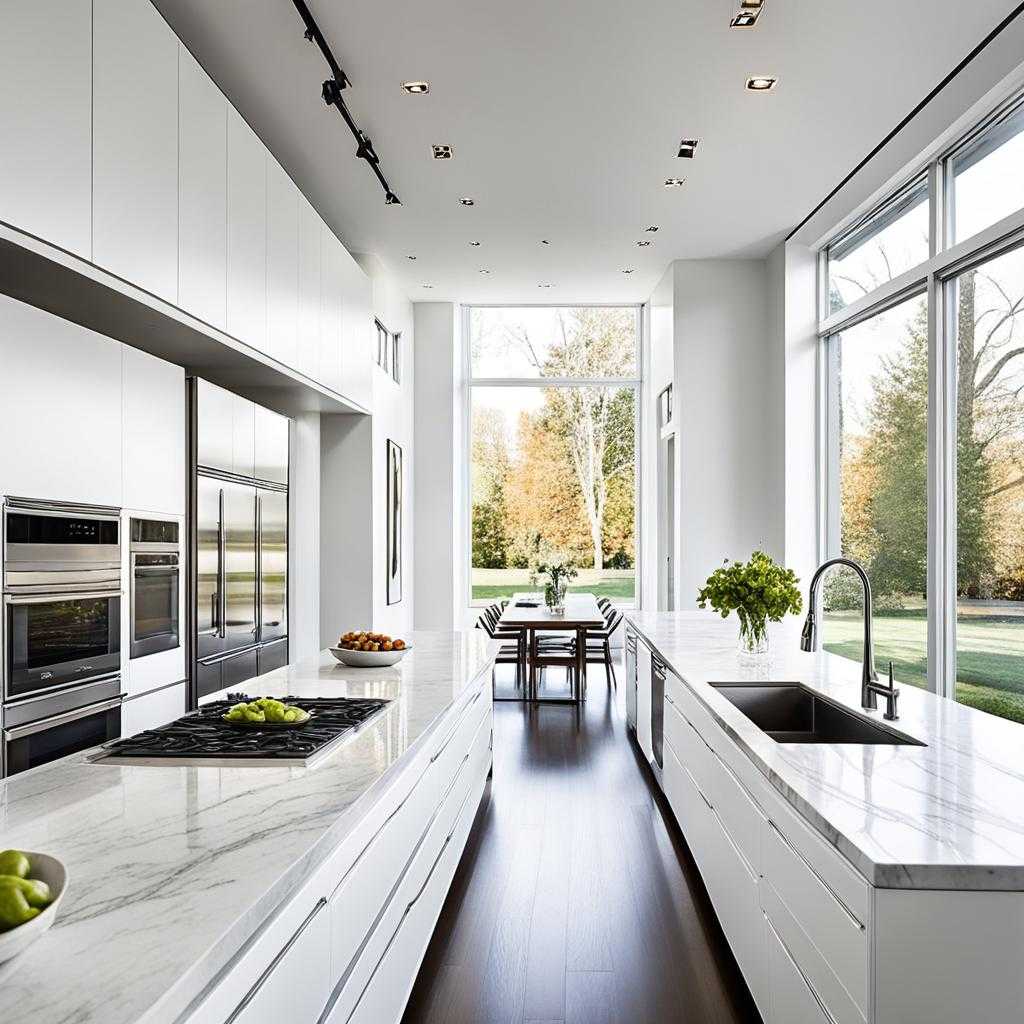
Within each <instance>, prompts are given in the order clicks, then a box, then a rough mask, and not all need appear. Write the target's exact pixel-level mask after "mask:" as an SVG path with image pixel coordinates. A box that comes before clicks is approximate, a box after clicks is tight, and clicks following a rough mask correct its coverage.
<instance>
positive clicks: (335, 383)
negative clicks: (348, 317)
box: [317, 224, 344, 392]
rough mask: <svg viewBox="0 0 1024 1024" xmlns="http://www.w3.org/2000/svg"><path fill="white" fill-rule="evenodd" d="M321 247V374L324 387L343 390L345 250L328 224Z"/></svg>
mask: <svg viewBox="0 0 1024 1024" xmlns="http://www.w3.org/2000/svg"><path fill="white" fill-rule="evenodd" d="M320 239H321V245H320V372H319V374H318V375H317V377H318V379H319V381H320V383H321V384H323V385H325V386H326V387H329V388H330V389H331V390H332V391H338V392H340V391H341V390H342V386H341V385H342V380H341V310H342V297H341V294H342V280H341V272H342V266H341V257H342V253H343V252H344V250H343V249H342V246H341V242H339V241H338V240H337V238H335V237H334V234H333V232H332V231H331V229H330V228H329V227H327V225H326V224H324V225H323V228H322V231H321V235H320Z"/></svg>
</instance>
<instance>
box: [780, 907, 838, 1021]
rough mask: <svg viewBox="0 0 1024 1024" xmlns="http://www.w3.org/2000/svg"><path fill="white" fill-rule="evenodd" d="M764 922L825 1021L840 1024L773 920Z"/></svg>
mask: <svg viewBox="0 0 1024 1024" xmlns="http://www.w3.org/2000/svg"><path fill="white" fill-rule="evenodd" d="M761 913H762V914H764V911H761ZM764 920H765V923H766V924H767V925H768V927H769V928H770V929H771V933H772V935H773V936H775V941H776V942H777V943H778V944H779V946H780V948H781V949H782V952H783V953H784V954H785V956H786V959H787V960H788V961H789V962H790V964H791V965H792V967H793V970H794V971H796V973H797V974H799V975H800V979H801V980H802V981H803V983H804V985H806V986H807V991H808V992H810V993H811V995H812V996H813V997H814V1001H815V1002H816V1003H817V1004H818V1009H819V1010H821V1012H822V1014H823V1015H824V1017H825V1019H826V1020H827V1021H828V1022H829V1024H839V1022H838V1021H837V1020H836V1019H835V1017H834V1016H833V1015H832V1011H831V1010H830V1009H829V1008H828V1007H827V1006H826V1005H825V1001H824V1000H823V999H822V998H821V996H819V995H818V990H817V989H816V988H815V987H814V986H813V985H812V984H811V979H810V978H808V977H807V975H806V974H804V972H803V969H802V968H801V966H800V965H799V964H798V963H797V962H796V957H795V956H793V954H792V953H791V952H790V951H789V946H787V945H786V943H785V942H784V941H783V938H782V936H781V935H780V934H779V933H778V932H777V931H776V930H775V925H773V924H772V919H771V918H770V917H769V916H768V915H767V914H764Z"/></svg>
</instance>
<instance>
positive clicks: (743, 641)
mask: <svg viewBox="0 0 1024 1024" xmlns="http://www.w3.org/2000/svg"><path fill="white" fill-rule="evenodd" d="M738 649H739V655H740V660H741V661H745V662H754V663H760V662H764V661H767V660H768V658H769V656H770V654H771V645H770V643H769V641H768V624H767V623H766V622H751V621H750V620H741V622H740V635H739V643H738Z"/></svg>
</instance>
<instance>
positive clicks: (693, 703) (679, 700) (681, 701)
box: [665, 672, 721, 748]
mask: <svg viewBox="0 0 1024 1024" xmlns="http://www.w3.org/2000/svg"><path fill="white" fill-rule="evenodd" d="M665 697H666V700H667V699H668V698H671V702H670V703H673V704H675V706H676V709H677V710H678V711H679V713H680V714H681V715H683V717H685V718H686V719H687V720H688V721H689V722H690V723H691V724H692V725H693V726H694V728H696V729H697V731H698V732H699V733H700V734H701V735H702V736H703V737H704V741H705V742H706V743H707V744H708V746H710V747H712V748H715V747H717V746H718V742H719V737H720V735H721V730H720V727H719V725H718V723H717V722H716V721H715V720H714V719H713V718H712V717H711V713H710V712H709V711H708V710H707V708H705V707H704V705H703V704H702V703H701V702H700V701H699V700H698V699H697V697H696V696H694V693H693V691H692V690H691V689H690V688H689V686H687V685H686V683H684V682H683V681H682V679H680V678H679V676H677V675H676V674H675V673H674V672H669V673H668V674H667V675H666V676H665Z"/></svg>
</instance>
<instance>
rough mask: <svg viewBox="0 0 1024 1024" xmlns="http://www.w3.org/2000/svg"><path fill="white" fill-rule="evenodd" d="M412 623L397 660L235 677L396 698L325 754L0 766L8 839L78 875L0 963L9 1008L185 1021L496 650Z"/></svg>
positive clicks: (101, 1018)
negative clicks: (286, 761)
mask: <svg viewBox="0 0 1024 1024" xmlns="http://www.w3.org/2000/svg"><path fill="white" fill-rule="evenodd" d="M411 639H412V643H413V649H412V651H411V652H410V653H409V654H408V655H407V656H406V657H405V658H404V659H403V660H402V662H401V663H400V664H399V665H397V666H395V667H393V668H382V669H366V668H362V669H359V668H356V669H354V668H348V667H346V666H343V665H340V664H338V663H337V662H336V661H335V660H334V659H333V658H332V656H331V654H330V652H328V651H324V652H322V654H321V655H319V656H318V657H315V658H311V659H309V660H306V661H301V662H298V663H297V664H294V665H289V666H286V667H284V668H281V669H277V670H276V671H274V672H270V673H267V674H266V675H264V676H262V677H260V679H259V681H258V683H257V681H255V680H253V681H250V682H249V683H247V684H246V685H245V686H244V687H238V686H233V687H231V688H230V689H231V690H239V689H244V690H245V692H247V693H248V694H250V695H251V696H253V697H256V696H285V695H288V694H291V695H293V696H302V697H326V696H331V697H335V696H351V697H364V696H365V697H386V698H391V699H392V700H393V703H392V704H390V705H389V706H388V708H387V709H386V710H385V711H384V712H383V713H382V714H381V715H380V716H379V717H377V718H375V719H374V720H373V721H372V722H370V723H368V724H367V725H366V726H365V727H364V728H363V729H362V730H361V731H359V732H358V733H356V734H355V735H354V736H353V737H352V738H351V740H350V741H349V742H347V743H343V744H342V745H341V746H340V747H339V748H338V749H337V750H336V751H335V752H334V753H333V754H332V755H331V756H330V757H328V758H327V759H326V760H324V761H322V762H320V763H319V764H317V765H315V766H314V767H312V768H298V767H269V768H268V767H243V766H238V767H231V768H197V767H149V766H132V767H123V766H111V765H103V764H89V763H87V762H86V760H85V758H86V756H87V754H88V753H92V752H93V751H87V752H84V753H81V754H76V755H73V756H71V757H68V758H64V759H63V760H61V761H57V762H54V763H53V764H50V765H44V766H42V767H40V768H37V769H34V770H33V771H30V772H26V773H24V774H23V775H17V776H14V777H13V778H11V779H8V780H6V781H5V782H0V849H4V848H7V847H14V848H18V849H24V850H36V851H40V852H45V853H50V854H53V855H54V856H56V857H59V858H60V859H61V860H62V861H63V862H64V863H65V865H66V866H67V868H68V872H69V876H70V885H69V888H68V893H67V896H66V897H65V899H64V902H63V904H62V905H61V909H60V913H59V915H58V917H57V921H56V923H55V924H54V926H53V928H52V929H51V930H50V931H49V932H47V933H46V935H44V936H43V937H42V938H40V939H39V940H38V941H37V942H36V943H35V944H34V945H33V946H32V947H31V948H29V949H28V950H27V951H26V952H25V953H23V954H22V955H21V956H19V957H16V958H15V959H14V960H12V961H9V962H8V963H7V964H4V965H3V966H0V1020H2V1021H4V1022H5V1024H22V1022H26V1024H28V1022H31V1024H56V1022H63V1024H70V1022H75V1024H93V1022H95V1024H136V1022H145V1024H151V1022H153V1024H155V1022H169V1021H173V1020H174V1019H175V1018H176V1017H177V1016H178V1015H179V1014H180V1013H181V1011H182V1010H184V1009H185V1008H186V1007H187V1006H188V1004H189V1003H190V1002H191V1001H192V1000H193V999H194V998H195V997H196V996H197V995H198V994H199V993H200V992H201V991H202V990H203V989H204V988H205V987H206V985H207V984H208V983H209V982H210V980H211V979H212V978H213V977H214V976H215V975H216V973H217V972H218V971H219V970H220V969H221V968H222V967H223V966H224V965H225V964H226V963H227V962H228V961H229V960H230V959H231V957H232V956H233V955H234V954H235V953H236V952H237V951H238V950H239V949H240V948H241V946H242V945H243V944H244V943H245V941H246V940H247V939H248V938H249V937H250V936H251V935H253V934H254V933H255V932H256V931H257V929H258V928H259V927H260V925H261V924H262V923H263V922H264V921H265V920H266V919H267V917H269V916H270V914H271V913H272V912H273V911H274V909H275V908H276V907H277V906H278V905H279V904H280V903H281V902H282V901H283V900H284V899H286V898H287V897H289V896H290V895H291V894H292V893H293V892H295V891H296V890H297V889H298V888H299V886H300V885H301V884H302V883H303V882H304V881H305V879H307V878H308V877H309V876H310V874H311V872H312V871H313V870H314V869H315V868H316V867H317V866H318V865H319V864H320V863H322V862H323V861H324V860H325V859H326V857H327V855H328V854H329V853H330V852H331V851H332V850H333V849H334V848H335V847H336V846H337V845H338V843H339V842H340V841H341V840H342V839H343V838H344V837H345V836H346V835H348V834H349V833H350V832H351V831H352V830H353V829H354V828H357V827H358V825H359V823H360V821H361V820H362V819H363V817H364V816H365V814H366V813H367V811H368V810H369V809H370V808H371V807H372V806H373V805H374V803H375V801H376V800H377V799H379V798H380V796H381V795H382V794H384V793H385V792H387V790H388V788H389V786H390V784H391V781H392V780H393V779H394V778H396V777H397V775H398V774H400V771H401V769H400V768H399V769H395V765H396V764H397V762H399V761H400V760H401V759H402V758H403V757H404V755H406V754H408V753H409V752H410V751H412V749H413V748H416V747H419V746H420V745H421V743H422V742H423V741H424V740H425V738H426V737H428V736H429V735H431V734H432V733H433V732H434V731H435V729H436V728H437V726H438V725H439V724H440V723H441V722H442V721H443V720H444V718H445V713H446V712H447V711H448V710H449V709H450V708H451V707H452V705H453V703H454V702H455V701H456V700H457V699H458V697H459V695H460V694H462V693H463V692H465V691H466V690H467V689H468V688H469V687H470V686H471V684H473V683H474V682H476V681H478V680H479V679H480V676H481V673H484V672H486V671H488V670H489V668H490V666H491V662H492V659H493V645H492V644H491V642H489V641H488V640H487V639H486V638H485V637H484V636H483V634H482V633H479V632H478V631H469V632H466V633H426V632H416V633H413V634H412V636H411ZM225 695H226V691H225ZM393 769H395V770H393Z"/></svg>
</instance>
